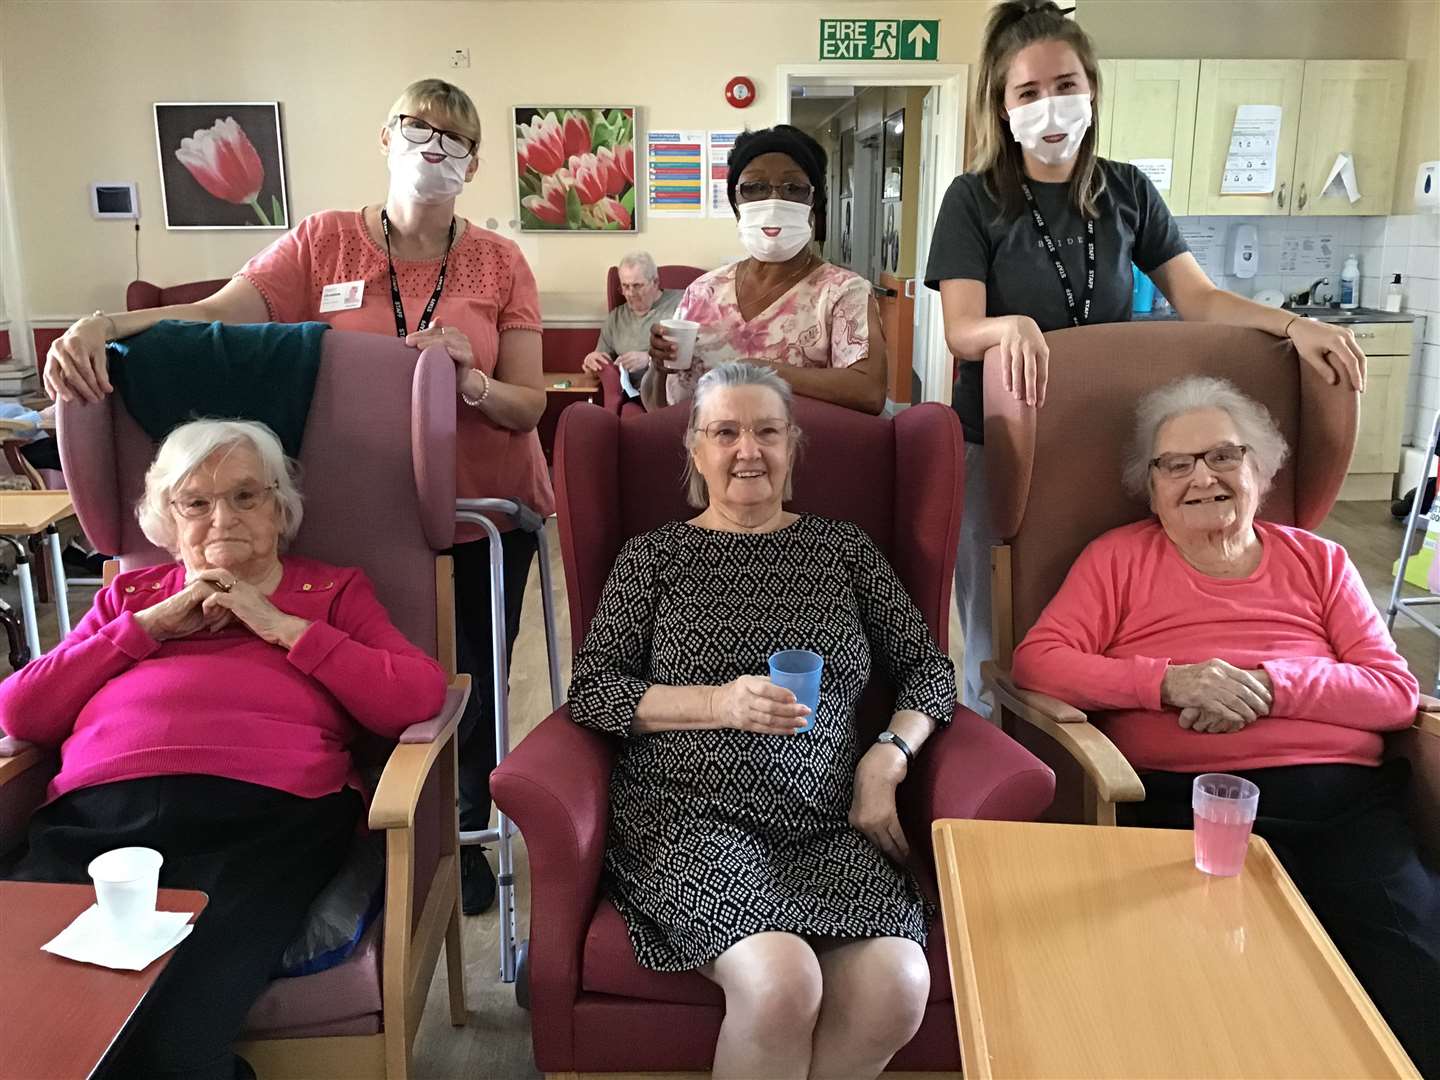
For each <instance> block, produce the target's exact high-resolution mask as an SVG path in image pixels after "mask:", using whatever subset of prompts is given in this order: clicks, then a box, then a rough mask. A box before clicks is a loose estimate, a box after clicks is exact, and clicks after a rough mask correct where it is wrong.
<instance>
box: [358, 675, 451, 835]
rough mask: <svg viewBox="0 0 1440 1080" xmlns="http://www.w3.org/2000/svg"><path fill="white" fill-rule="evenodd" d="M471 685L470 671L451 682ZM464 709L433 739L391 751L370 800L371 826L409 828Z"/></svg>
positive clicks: (377, 827) (401, 746)
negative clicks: (426, 781) (434, 768)
mask: <svg viewBox="0 0 1440 1080" xmlns="http://www.w3.org/2000/svg"><path fill="white" fill-rule="evenodd" d="M469 686H470V676H469V675H457V676H455V678H454V679H453V680H452V681H451V683H450V688H451V689H452V690H468V689H469ZM463 711H464V710H463V709H457V710H455V711H454V713H453V714H452V715H451V717H450V720H449V722H448V723H446V724H445V725H444V727H442V728H441V729H440V730H439V731H438V732H437V733H436V735H435V738H434V740H433V741H431V742H423V743H399V744H397V745H396V747H395V749H394V750H392V751H391V752H390V759H389V760H388V761H386V762H385V771H384V772H382V773H381V774H380V783H379V785H378V786H377V787H376V788H375V797H374V798H373V799H372V800H371V801H370V828H372V829H408V828H410V827H412V826H413V825H414V824H415V807H416V806H417V805H418V804H419V802H420V793H421V792H422V791H423V790H424V789H425V780H426V778H427V777H428V776H429V775H430V770H431V769H432V768H433V767H434V765H435V761H436V759H437V758H439V757H440V752H441V751H442V750H444V749H445V745H446V743H448V742H449V741H450V740H451V739H453V738H454V737H455V729H456V728H457V727H458V726H459V724H460V714H461V713H462V712H463Z"/></svg>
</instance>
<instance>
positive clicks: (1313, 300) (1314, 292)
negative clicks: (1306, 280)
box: [1290, 277, 1333, 307]
mask: <svg viewBox="0 0 1440 1080" xmlns="http://www.w3.org/2000/svg"><path fill="white" fill-rule="evenodd" d="M1321 285H1324V286H1326V287H1327V289H1328V287H1329V285H1330V279H1329V278H1328V277H1322V278H1316V279H1315V280H1314V281H1312V282H1311V283H1310V285H1309V287H1308V288H1305V289H1301V290H1300V291H1299V292H1296V293H1291V294H1290V307H1312V306H1313V307H1323V306H1324V305H1326V304H1328V303H1330V301H1331V300H1332V299H1333V297H1332V296H1331V294H1330V293H1329V292H1328V291H1327V292H1326V293H1325V299H1324V300H1321V299H1320V296H1319V293H1318V290H1319V288H1320V286H1321Z"/></svg>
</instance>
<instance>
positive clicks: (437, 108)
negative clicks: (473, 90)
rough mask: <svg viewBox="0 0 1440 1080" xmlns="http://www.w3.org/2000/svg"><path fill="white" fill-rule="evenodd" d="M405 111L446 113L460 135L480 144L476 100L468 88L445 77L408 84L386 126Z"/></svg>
mask: <svg viewBox="0 0 1440 1080" xmlns="http://www.w3.org/2000/svg"><path fill="white" fill-rule="evenodd" d="M402 113H403V114H404V115H406V116H419V115H421V114H422V113H428V114H429V115H431V116H436V117H442V116H443V117H444V118H445V123H446V124H448V125H449V126H451V127H452V128H454V130H455V131H456V133H457V134H460V135H464V136H466V137H467V138H470V139H474V140H475V145H476V146H479V145H480V113H479V111H478V110H477V109H476V108H475V102H474V101H472V100H471V99H470V95H469V94H467V93H466V92H465V91H464V90H461V89H460V88H459V87H458V86H456V85H454V84H453V83H448V82H446V81H445V80H444V79H420V80H419V81H418V82H413V83H411V84H410V85H409V86H407V87H406V88H405V89H404V90H402V91H401V92H400V96H399V97H398V98H396V99H395V104H394V105H391V106H390V116H389V117H388V118H387V119H386V121H385V123H386V125H387V126H388V125H390V124H393V123H394V122H395V118H396V117H397V116H399V115H401V114H402Z"/></svg>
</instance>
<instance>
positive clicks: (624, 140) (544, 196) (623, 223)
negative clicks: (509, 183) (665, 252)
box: [515, 106, 639, 233]
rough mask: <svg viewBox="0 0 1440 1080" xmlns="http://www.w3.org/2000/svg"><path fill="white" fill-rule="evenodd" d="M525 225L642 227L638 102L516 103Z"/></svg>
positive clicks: (526, 228) (535, 228) (550, 228)
mask: <svg viewBox="0 0 1440 1080" xmlns="http://www.w3.org/2000/svg"><path fill="white" fill-rule="evenodd" d="M515 183H516V189H517V195H516V197H517V199H518V200H519V206H520V231H521V232H551V233H553V232H561V233H601V232H622V233H633V232H638V231H639V228H638V225H637V221H636V216H637V215H636V213H635V203H636V192H635V110H634V108H631V107H628V106H608V107H604V108H592V107H588V106H546V107H534V106H527V107H524V108H516V109H515Z"/></svg>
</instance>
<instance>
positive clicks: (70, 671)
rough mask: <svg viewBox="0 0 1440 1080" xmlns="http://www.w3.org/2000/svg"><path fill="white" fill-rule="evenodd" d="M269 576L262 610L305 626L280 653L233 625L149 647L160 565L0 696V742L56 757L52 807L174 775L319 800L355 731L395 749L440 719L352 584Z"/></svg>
mask: <svg viewBox="0 0 1440 1080" xmlns="http://www.w3.org/2000/svg"><path fill="white" fill-rule="evenodd" d="M282 562H283V564H284V573H283V575H282V576H281V579H280V584H279V585H278V586H277V587H276V589H275V591H274V593H272V594H271V596H270V600H271V602H272V603H273V604H274V605H275V606H276V607H277V608H279V609H280V610H281V611H284V612H285V613H287V614H289V615H295V616H298V617H299V618H302V619H308V620H310V627H309V628H308V629H307V630H306V631H305V632H304V633H303V634H302V635H301V636H300V639H299V640H298V641H297V642H296V643H295V646H294V648H292V649H290V650H289V651H288V652H287V651H286V650H285V649H284V648H281V647H279V646H276V645H270V644H267V643H266V642H264V641H262V640H261V639H260V638H258V637H256V636H255V634H253V633H252V632H251V631H250V630H248V629H246V628H245V627H244V626H243V625H240V624H238V623H237V624H235V625H232V626H229V627H227V628H225V629H224V630H220V631H217V632H215V633H207V632H203V631H202V632H201V633H198V634H192V635H190V636H189V637H183V638H174V639H172V640H169V641H165V642H157V641H156V640H155V639H154V638H152V637H151V636H150V635H149V634H147V633H146V632H145V630H144V629H143V628H142V627H141V626H140V624H139V623H138V622H136V621H135V617H134V614H133V613H134V612H137V611H141V610H143V609H145V608H147V607H150V606H151V605H152V604H156V603H159V602H160V601H161V600H164V599H165V598H166V597H169V596H172V595H174V594H175V593H176V592H178V591H179V590H180V589H181V588H183V587H184V584H185V570H184V567H182V566H180V565H178V564H172V565H167V566H154V567H147V568H145V569H141V570H134V571H131V572H129V573H125V574H121V575H120V576H119V577H117V578H116V579H115V581H114V582H113V583H112V584H110V585H109V586H107V587H106V588H104V589H102V590H101V591H100V592H99V593H98V594H97V595H96V597H95V603H94V605H93V606H92V607H91V609H90V611H89V613H88V614H87V615H86V616H85V618H84V619H83V620H82V621H81V622H80V624H79V625H78V626H77V627H75V629H74V630H73V631H71V633H70V636H69V637H67V638H66V639H65V640H64V641H63V642H61V643H60V645H59V646H58V647H57V648H56V649H55V650H54V651H53V652H50V653H47V654H46V655H45V656H42V657H40V658H39V659H37V660H34V661H32V662H31V663H29V664H27V665H26V666H25V667H23V668H21V669H20V670H19V671H17V672H16V673H15V674H13V675H11V676H10V677H9V678H8V679H6V680H5V681H4V682H3V683H0V730H3V731H4V732H6V733H8V734H10V735H13V736H14V737H15V738H17V739H25V740H27V741H29V742H33V743H38V744H40V745H42V746H50V747H55V746H58V747H59V748H60V772H59V774H58V775H57V776H56V777H55V779H54V780H53V781H52V782H51V784H50V789H49V792H48V795H49V798H51V799H55V798H58V797H59V796H61V795H64V794H65V793H66V792H69V791H74V790H76V789H77V788H84V787H92V786H94V785H96V784H105V783H110V782H111V781H115V780H130V779H135V778H138V777H145V776H161V775H175V774H180V773H199V774H204V775H207V776H221V777H226V778H229V779H232V780H243V781H246V782H248V783H252V784H261V785H264V786H266V787H272V788H278V789H279V790H281V791H288V792H290V793H291V794H293V795H299V796H302V797H305V798H318V797H319V796H322V795H328V794H330V793H331V792H335V791H338V790H340V789H341V788H342V787H344V786H345V785H346V784H347V783H353V782H354V780H355V779H356V778H355V776H354V766H353V764H352V762H351V759H350V753H349V744H350V741H351V740H352V739H353V738H354V737H355V735H356V734H357V731H358V728H357V726H356V725H359V726H360V727H364V728H368V729H369V730H371V731H373V732H375V733H377V734H379V735H382V736H385V737H387V738H395V737H397V736H398V735H399V734H400V733H401V732H402V731H404V730H405V728H407V727H409V726H410V725H411V724H416V723H420V722H421V721H424V720H428V719H429V718H430V717H432V716H434V715H435V714H436V713H437V712H439V711H440V707H441V705H442V703H443V702H444V699H445V676H444V673H443V672H442V671H441V668H440V665H439V664H437V663H436V662H435V661H434V660H433V659H432V658H431V657H429V656H427V655H426V654H425V653H424V652H422V651H421V650H419V649H417V648H416V647H415V646H414V645H412V644H410V642H409V641H408V640H406V638H405V636H404V635H403V634H401V633H400V631H399V630H397V629H396V628H395V626H394V624H393V623H391V621H390V617H389V616H388V615H387V614H386V613H385V609H384V608H383V607H381V606H380V602H379V601H378V600H377V599H376V598H375V591H374V589H373V588H372V587H371V585H370V582H369V580H368V579H367V578H366V577H365V575H364V574H363V573H362V572H361V571H359V570H354V569H346V568H342V567H335V566H327V565H326V564H324V563H320V562H315V561H313V560H310V559H301V558H288V557H287V558H285V559H283V560H282Z"/></svg>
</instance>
